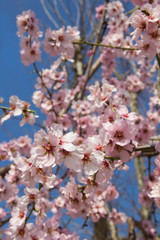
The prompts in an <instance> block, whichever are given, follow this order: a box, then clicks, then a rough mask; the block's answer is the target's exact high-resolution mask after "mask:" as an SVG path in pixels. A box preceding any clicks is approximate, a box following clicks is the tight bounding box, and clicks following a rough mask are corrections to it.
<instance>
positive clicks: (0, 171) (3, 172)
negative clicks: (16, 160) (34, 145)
mask: <svg viewBox="0 0 160 240" xmlns="http://www.w3.org/2000/svg"><path fill="white" fill-rule="evenodd" d="M11 165H12V163H11V164H9V165H7V166H5V167H2V168H0V176H1V177H2V178H4V177H5V175H6V173H8V172H9V170H10V168H11Z"/></svg>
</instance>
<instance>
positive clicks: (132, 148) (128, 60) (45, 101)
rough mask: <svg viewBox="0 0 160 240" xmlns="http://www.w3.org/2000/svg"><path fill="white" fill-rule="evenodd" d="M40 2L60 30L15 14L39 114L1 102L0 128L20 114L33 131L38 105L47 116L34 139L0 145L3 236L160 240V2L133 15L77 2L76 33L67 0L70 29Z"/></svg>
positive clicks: (121, 6) (140, 0)
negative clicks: (43, 27)
mask: <svg viewBox="0 0 160 240" xmlns="http://www.w3.org/2000/svg"><path fill="white" fill-rule="evenodd" d="M41 2H42V6H43V8H44V10H45V11H46V13H47V15H48V16H49V17H50V18H51V21H52V23H53V24H54V26H55V28H54V29H51V28H48V29H47V30H46V31H45V32H42V31H40V28H39V25H38V19H37V18H36V16H35V13H34V12H33V11H32V10H28V11H23V12H22V13H21V14H20V15H18V16H17V27H18V33H17V35H18V37H19V38H20V48H21V50H20V54H21V59H22V63H23V64H24V65H25V66H29V65H32V66H33V70H34V73H35V75H36V77H35V91H34V93H33V96H32V101H33V103H34V105H35V107H34V109H32V108H31V107H30V103H28V102H26V101H24V100H20V99H19V97H18V96H11V97H10V99H9V105H8V106H5V105H4V104H3V98H1V106H0V109H1V111H2V115H1V119H0V123H1V124H5V123H4V122H5V121H7V120H8V121H9V119H10V118H14V117H17V116H21V117H22V118H21V120H20V127H23V125H24V124H31V125H34V124H36V121H37V117H38V116H37V115H36V108H39V109H40V110H41V112H42V114H43V116H45V120H44V121H43V124H42V125H41V126H40V129H39V131H37V132H36V133H35V134H34V137H33V139H31V138H29V137H28V136H20V137H19V138H17V139H12V140H9V141H8V142H2V143H1V144H0V160H1V161H8V160H9V161H10V164H9V165H8V166H6V167H1V169H0V183H1V184H0V199H1V208H0V226H1V229H2V239H7V240H20V239H24V240H66V239H68V240H78V239H94V240H110V239H112V240H118V239H129V240H133V239H139V240H145V239H147V240H156V239H159V234H160V229H159V227H158V223H159V220H160V217H159V215H158V213H159V208H160V155H159V152H160V142H159V141H160V138H159V136H158V126H159V122H160V55H159V53H160V15H159V13H160V5H159V4H160V2H159V0H155V1H148V0H145V1H144V0H132V4H130V6H131V7H130V8H131V9H130V11H128V12H127V11H126V9H125V6H128V5H127V4H129V3H125V2H123V1H121V2H120V1H108V0H106V1H105V0H104V2H103V4H102V5H97V4H98V3H96V1H88V0H86V1H81V0H79V1H76V2H74V4H75V6H76V7H77V9H78V10H77V13H79V24H77V26H74V25H73V23H75V21H74V19H72V16H71V15H70V12H69V10H68V9H67V8H65V5H64V2H65V1H64V2H63V1H60V4H61V7H63V11H65V13H66V14H68V16H70V19H71V20H72V26H69V25H66V26H65V22H64V19H63V17H62V16H61V15H59V11H58V8H57V5H55V6H54V5H53V6H52V15H50V13H49V12H48V10H47V7H46V5H45V1H43V0H42V1H41ZM58 6H59V5H58ZM54 7H55V8H54ZM85 9H87V11H88V16H87V15H86V14H85V13H86V10H85ZM72 10H74V8H72ZM53 12H54V13H56V14H57V16H58V19H59V21H60V22H61V21H62V26H61V27H58V26H57V22H56V20H55V19H54V17H53ZM86 19H87V20H86ZM87 22H88V31H87V30H86V32H85V31H84V29H87V28H84V26H85V27H87V26H86V25H85V24H86V23H87ZM75 25H76V24H75ZM56 28H57V29H56ZM85 33H86V34H85ZM89 33H90V34H89ZM42 52H43V54H47V55H49V56H50V57H51V58H50V59H51V64H48V68H45V67H42V68H41V66H42V64H41V65H40V64H39V62H41V58H42V57H41V54H42ZM44 56H46V55H44ZM37 62H38V63H37ZM46 64H47V63H46ZM144 92H145V97H146V99H147V101H148V103H149V104H148V106H144V109H145V112H143V113H142V111H141V107H140V106H139V103H140V100H142V97H143V96H144ZM142 104H144V101H142ZM145 104H146V103H145ZM40 117H42V115H40ZM125 174H126V175H125ZM124 175H125V176H127V178H126V180H125V181H122V182H121V180H120V178H121V176H124ZM132 175H133V176H134V177H133V178H131V177H132ZM132 185H133V189H136V190H135V191H136V195H137V196H136V199H135V196H133V195H132V194H131V191H130V190H129V189H131V187H132ZM129 194H130V195H131V197H130V199H129ZM2 206H3V208H2ZM76 219H79V220H78V223H79V229H78V228H77V229H76V230H77V232H75V231H72V230H73V227H70V224H71V223H72V222H73V221H75V220H76ZM81 223H82V224H81ZM80 224H81V226H80ZM123 225H124V226H123ZM87 228H88V229H89V230H91V228H93V231H92V236H90V235H89V234H88V233H87V230H86V229H87ZM74 230H75V228H74ZM81 232H83V233H85V235H83V236H82V234H81Z"/></svg>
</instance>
